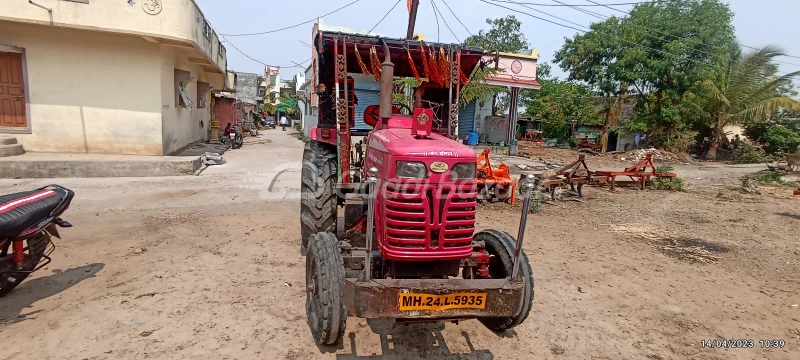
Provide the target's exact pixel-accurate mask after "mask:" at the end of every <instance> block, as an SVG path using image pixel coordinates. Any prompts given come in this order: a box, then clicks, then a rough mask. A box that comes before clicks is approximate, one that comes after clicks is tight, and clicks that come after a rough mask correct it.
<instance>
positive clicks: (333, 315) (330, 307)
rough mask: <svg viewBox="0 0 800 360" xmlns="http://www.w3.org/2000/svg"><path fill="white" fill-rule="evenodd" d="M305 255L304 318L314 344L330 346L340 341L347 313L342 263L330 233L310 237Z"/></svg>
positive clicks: (335, 240) (340, 253) (336, 241)
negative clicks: (343, 298) (344, 301)
mask: <svg viewBox="0 0 800 360" xmlns="http://www.w3.org/2000/svg"><path fill="white" fill-rule="evenodd" d="M309 240H310V241H309V244H308V254H307V255H306V317H307V320H308V326H309V327H310V328H311V334H312V335H313V336H314V341H316V342H317V344H320V345H333V344H335V343H337V342H338V341H339V340H341V339H342V335H343V334H344V330H345V326H346V324H345V320H347V310H345V308H344V303H343V302H342V297H343V292H344V261H343V260H342V252H341V249H340V248H339V240H337V239H336V236H334V235H333V234H331V233H318V234H314V235H313V236H311V239H309Z"/></svg>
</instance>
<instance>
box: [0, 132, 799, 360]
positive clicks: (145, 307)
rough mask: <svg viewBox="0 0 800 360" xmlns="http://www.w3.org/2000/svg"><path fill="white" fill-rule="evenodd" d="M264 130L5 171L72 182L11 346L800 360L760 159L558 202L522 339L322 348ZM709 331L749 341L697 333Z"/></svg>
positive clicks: (432, 334) (371, 342) (372, 338)
mask: <svg viewBox="0 0 800 360" xmlns="http://www.w3.org/2000/svg"><path fill="white" fill-rule="evenodd" d="M261 138H262V139H264V140H271V141H272V143H266V141H262V143H259V144H250V145H246V146H245V147H244V148H242V149H240V150H233V151H229V152H228V153H226V154H225V157H226V159H227V160H228V164H226V165H223V166H219V167H212V168H209V169H207V170H206V171H205V172H203V174H202V175H201V176H198V177H171V178H140V179H57V180H30V181H28V180H0V192H2V193H8V192H14V191H21V190H27V189H31V188H33V187H36V186H42V185H46V184H48V183H51V182H55V183H58V184H61V185H64V186H68V187H70V188H72V189H74V190H75V191H76V193H77V195H76V198H75V201H74V202H73V205H72V207H71V208H70V209H69V210H68V212H67V213H66V216H65V218H66V219H67V220H69V221H70V222H72V223H73V224H74V225H75V227H74V228H71V229H65V230H64V231H63V234H62V235H63V237H64V239H63V240H57V245H58V249H57V250H56V253H55V254H54V260H53V262H52V263H51V264H50V265H49V266H48V267H47V268H45V269H43V270H42V271H40V272H38V273H36V274H34V275H33V276H32V277H31V278H29V279H28V280H27V281H26V282H24V283H23V284H22V285H20V286H19V287H18V288H17V289H15V290H14V291H13V292H12V293H11V294H10V295H8V296H6V297H4V298H2V299H0V324H1V325H0V337H2V338H3V341H2V344H3V345H4V346H0V358H2V359H42V358H45V359H255V358H269V359H362V358H364V359H366V358H374V359H420V358H421V359H434V358H436V359H439V358H444V359H534V358H536V359H720V360H721V359H798V358H800V308H799V307H797V306H794V307H793V306H792V305H793V304H797V303H800V280H799V279H800V277H798V273H800V242H799V241H798V240H797V229H798V223H800V222H799V220H800V199H794V198H791V195H790V194H791V190H790V189H788V188H781V187H778V188H763V189H762V190H763V195H752V194H741V193H739V192H737V191H734V190H732V189H733V186H734V185H735V184H736V183H737V182H738V181H737V180H736V178H738V176H740V175H741V174H743V173H747V172H752V171H755V170H754V169H753V168H748V167H718V166H714V167H699V166H692V167H686V168H676V171H677V172H678V173H679V174H680V175H681V176H682V177H684V178H685V179H686V181H687V184H688V186H689V190H688V191H687V192H685V193H668V192H652V191H636V190H628V189H623V190H620V191H618V192H616V193H610V192H609V191H608V190H606V189H599V188H590V189H588V190H586V196H587V201H586V202H585V203H579V202H558V203H556V204H555V205H545V207H544V208H543V210H542V211H541V212H540V213H538V214H536V215H533V216H532V217H531V218H530V219H529V221H528V236H527V238H526V243H525V250H526V252H527V253H528V255H529V257H530V258H531V261H532V265H533V268H534V275H535V279H536V288H535V291H536V293H535V299H534V307H533V310H532V313H531V316H530V317H529V318H528V320H527V322H525V323H524V324H522V325H521V326H519V327H518V328H516V329H515V330H513V331H509V332H507V333H502V334H495V333H493V332H491V331H488V330H487V329H485V328H484V327H482V326H481V325H480V323H478V322H477V321H474V320H470V321H464V322H461V323H459V324H453V323H447V324H430V325H411V326H401V327H395V328H391V327H389V326H388V325H387V324H386V323H385V322H381V321H374V322H369V323H366V322H362V323H359V321H358V319H354V318H350V319H348V321H347V333H346V335H345V339H344V341H343V343H342V344H340V346H338V348H319V347H317V346H315V345H314V343H313V341H312V339H311V337H310V334H309V330H308V326H307V325H306V323H305V310H304V300H305V294H304V292H303V290H302V283H303V282H304V261H303V258H302V257H301V256H300V255H299V236H300V231H299V225H298V217H299V214H298V213H299V205H298V201H297V200H293V199H292V198H293V197H294V196H295V193H296V190H297V188H298V186H299V170H298V169H297V167H296V166H293V165H292V164H293V162H296V161H299V160H300V158H301V149H302V143H300V142H299V141H297V140H295V139H294V138H292V137H291V136H289V135H288V134H287V133H283V132H281V131H279V130H278V131H275V130H272V131H266V132H264V134H263V135H262V137H261ZM274 174H280V175H279V176H278V178H277V180H275V181H272V179H273V175H274ZM518 216H519V208H518V207H517V208H511V207H509V206H507V205H500V204H492V205H486V206H482V207H481V208H480V209H479V217H478V226H479V227H480V228H489V227H493V228H498V229H500V230H505V231H508V232H510V233H512V234H514V233H516V230H517V226H518V225H517V224H518ZM716 339H752V340H754V346H755V348H753V349H708V348H703V347H702V345H701V344H702V343H701V340H716ZM767 339H782V340H785V346H784V348H782V349H761V348H760V347H761V346H760V344H759V340H767Z"/></svg>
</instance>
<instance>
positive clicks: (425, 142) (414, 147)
mask: <svg viewBox="0 0 800 360" xmlns="http://www.w3.org/2000/svg"><path fill="white" fill-rule="evenodd" d="M370 137H371V138H372V139H371V140H370V142H369V146H370V148H372V149H374V150H378V151H381V152H384V153H387V154H390V155H394V156H412V157H417V156H418V157H421V158H439V159H453V160H455V159H463V160H467V161H475V158H476V156H475V151H473V150H472V148H471V147H469V146H466V145H463V144H460V143H458V142H456V141H454V140H451V139H448V138H447V137H444V136H442V135H439V134H436V133H434V134H431V135H430V136H429V137H427V138H416V137H414V136H413V135H411V130H410V129H401V128H400V129H399V128H389V129H381V130H374V131H372V132H371V133H370Z"/></svg>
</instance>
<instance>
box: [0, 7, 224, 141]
mask: <svg viewBox="0 0 800 360" xmlns="http://www.w3.org/2000/svg"><path fill="white" fill-rule="evenodd" d="M0 45H5V46H6V48H8V47H15V48H21V49H22V50H23V51H24V56H25V57H24V63H25V67H26V74H27V87H26V101H27V102H28V104H29V107H28V110H29V111H28V122H29V124H30V127H31V131H30V134H16V136H17V139H18V140H19V141H20V142H21V143H22V144H23V146H24V147H25V149H26V150H28V151H59V152H62V151H63V152H82V153H120V154H144V155H164V154H170V153H172V152H174V151H175V150H178V149H180V148H181V147H184V146H186V145H188V144H190V143H192V142H195V141H198V140H202V139H205V137H206V136H207V131H208V126H209V123H210V121H211V108H210V99H211V98H210V96H211V95H210V93H208V94H206V103H207V105H206V108H199V107H198V105H199V103H198V101H197V82H196V81H195V82H192V83H189V84H188V85H187V91H188V93H189V96H190V98H191V99H192V101H193V102H194V103H195V104H194V108H193V110H191V111H190V110H188V109H184V108H182V107H176V103H175V88H174V75H173V74H174V69H175V68H178V69H182V70H186V71H190V72H193V73H195V74H196V76H197V81H203V82H207V83H209V84H211V85H212V86H213V87H214V88H217V89H221V88H222V87H223V86H224V77H223V75H222V74H219V73H216V72H204V66H203V65H198V64H194V63H190V62H189V58H190V57H194V56H197V51H196V50H195V49H193V48H188V47H174V46H168V45H162V44H158V43H153V42H149V41H146V40H145V39H143V38H141V37H139V36H132V35H121V34H113V33H103V32H96V31H86V30H76V29H64V28H56V27H50V26H41V25H32V24H21V23H10V22H5V21H0ZM201 120H202V121H203V126H202V127H201V126H200V121H201Z"/></svg>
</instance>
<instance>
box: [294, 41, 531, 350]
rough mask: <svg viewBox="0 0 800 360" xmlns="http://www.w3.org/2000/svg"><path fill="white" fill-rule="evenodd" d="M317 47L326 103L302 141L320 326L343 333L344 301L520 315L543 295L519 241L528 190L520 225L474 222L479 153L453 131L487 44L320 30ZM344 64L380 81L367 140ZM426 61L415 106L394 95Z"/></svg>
mask: <svg viewBox="0 0 800 360" xmlns="http://www.w3.org/2000/svg"><path fill="white" fill-rule="evenodd" d="M314 49H315V51H316V53H317V56H315V60H316V61H315V64H316V65H315V66H316V68H315V69H314V72H315V74H318V81H315V82H316V84H315V92H316V94H317V95H318V96H319V107H320V111H319V122H318V127H315V128H313V129H312V130H311V134H310V137H309V138H310V139H309V141H308V142H307V144H306V147H305V151H304V152H303V169H302V184H301V195H302V200H301V215H300V223H301V231H302V250H301V252H302V253H303V254H304V255H306V291H307V298H306V313H307V317H308V324H309V326H310V328H311V332H312V334H313V337H314V340H315V341H316V342H317V343H318V344H320V345H325V344H334V343H336V342H338V341H339V340H340V339H341V338H342V335H343V334H344V331H345V319H346V318H347V316H348V314H349V315H352V316H356V317H360V318H368V319H375V318H387V319H392V320H393V321H394V322H396V323H400V322H430V321H443V320H448V321H458V320H464V319H471V318H477V319H478V320H480V321H481V322H482V323H483V324H485V325H486V326H487V327H489V328H490V329H492V330H496V331H503V330H506V329H510V328H513V327H514V326H517V325H519V324H520V323H522V322H523V321H524V320H525V318H527V317H528V313H529V312H530V309H531V304H532V301H533V274H532V271H531V267H530V264H529V263H528V258H527V256H526V255H525V254H524V252H522V240H523V231H524V228H525V220H526V214H527V205H528V201H527V199H528V198H529V197H530V190H528V191H527V193H526V195H527V196H526V198H525V201H524V203H523V212H522V217H521V221H520V228H519V234H518V236H517V238H516V239H515V238H514V237H512V236H511V235H509V234H508V233H505V232H503V231H498V230H485V231H481V232H478V233H475V215H476V206H477V196H478V192H477V181H476V163H475V162H476V155H475V152H474V151H473V150H472V148H470V147H468V146H466V145H462V144H461V143H459V142H457V141H455V140H453V138H454V136H453V135H454V131H455V126H456V125H457V120H456V119H457V115H458V102H457V100H454V99H458V92H459V91H460V87H461V85H463V84H464V83H465V82H466V76H464V74H469V73H471V72H472V70H473V69H474V68H475V67H476V66H481V62H482V57H483V51H482V50H481V49H479V48H472V47H462V46H461V45H443V44H431V43H424V42H420V41H410V40H393V39H386V38H377V37H368V36H357V35H352V34H342V33H324V34H323V33H318V34H317V35H316V36H315V38H314ZM364 58H366V59H368V61H369V63H371V66H370V67H369V68H368V67H367V65H366V63H365V62H364V61H363V59H364ZM380 58H383V61H382V62H380V60H378V59H380ZM348 73H356V74H358V73H361V74H364V75H371V76H375V77H376V79H377V78H380V81H381V83H380V84H381V92H380V106H379V107H378V110H379V111H375V108H374V107H372V108H367V110H366V111H365V114H364V116H365V122H366V123H368V124H373V125H374V128H373V129H372V130H371V131H369V132H368V134H366V138H365V139H364V140H363V142H362V141H359V142H358V143H357V144H352V142H351V138H352V136H353V135H359V134H358V133H357V132H355V131H354V130H352V129H351V128H352V127H353V125H354V114H353V110H354V108H355V104H356V102H357V100H356V99H355V96H354V89H353V87H354V86H353V85H354V84H353V79H352V78H350V77H349V76H348ZM421 75H423V76H424V78H425V79H426V80H427V81H421V83H422V85H421V86H419V87H418V88H416V89H415V90H414V93H413V96H414V100H413V102H414V108H413V109H411V108H410V107H409V106H407V105H404V104H400V103H395V104H393V103H392V91H393V86H392V85H393V80H394V79H395V78H396V77H417V78H422V77H423V76H421ZM423 104H446V106H444V105H440V106H428V107H425V106H423ZM437 119H444V120H442V121H437ZM434 125H436V126H434ZM442 133H443V134H442ZM531 178H532V177H531ZM531 180H532V179H528V181H531ZM528 185H529V184H528V183H525V184H523V186H526V187H528ZM528 189H530V187H528Z"/></svg>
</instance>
